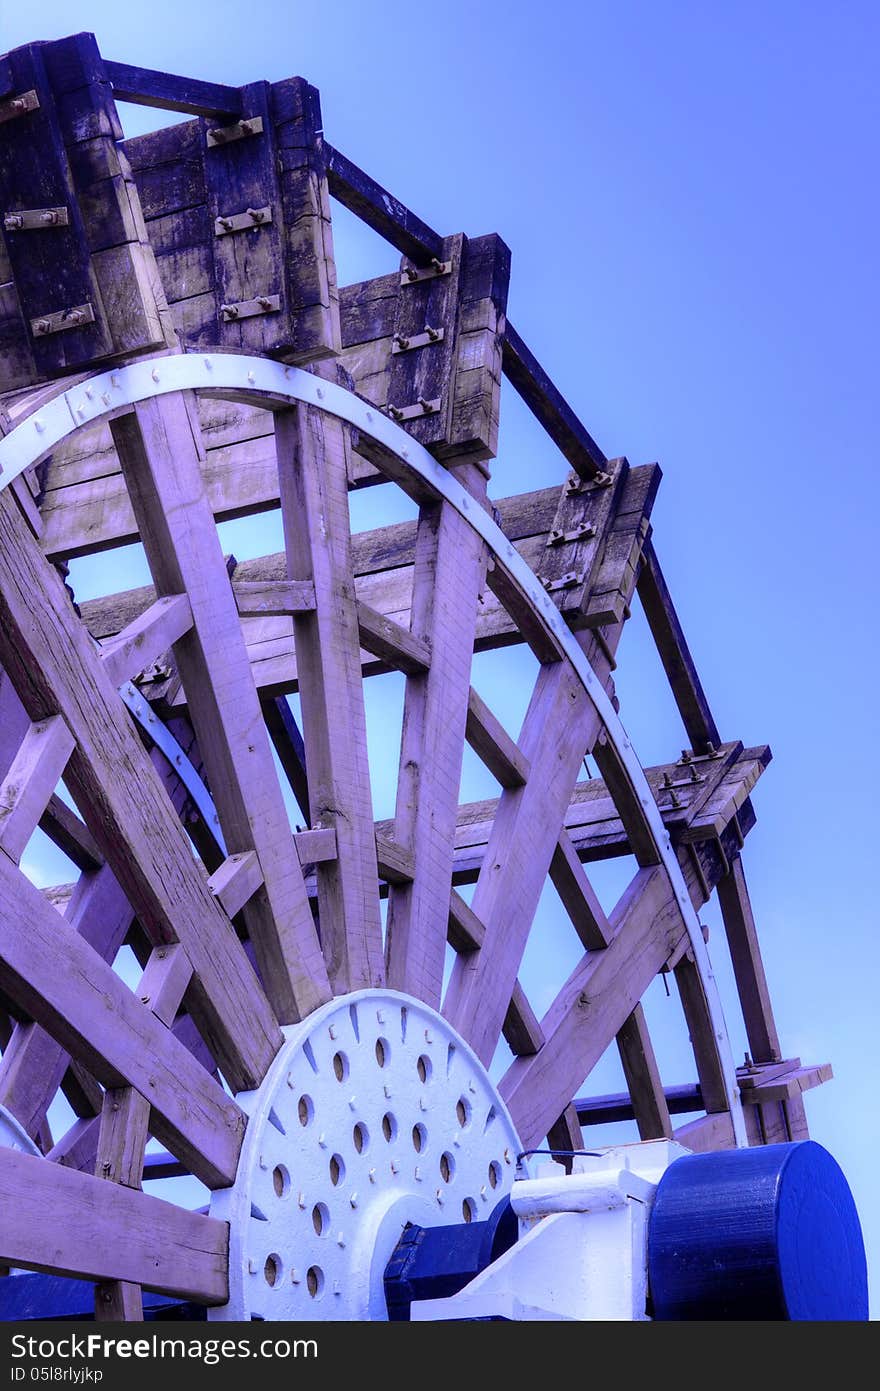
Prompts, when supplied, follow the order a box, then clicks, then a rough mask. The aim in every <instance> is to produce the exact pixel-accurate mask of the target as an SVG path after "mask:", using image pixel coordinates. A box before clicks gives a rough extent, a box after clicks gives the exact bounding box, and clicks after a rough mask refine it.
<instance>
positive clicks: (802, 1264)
mask: <svg viewBox="0 0 880 1391" xmlns="http://www.w3.org/2000/svg"><path fill="white" fill-rule="evenodd" d="M648 1278H649V1283H650V1290H651V1299H652V1303H653V1313H654V1317H655V1319H664V1320H678V1319H781V1320H796V1321H799V1322H800V1321H822V1322H827V1321H834V1320H864V1319H867V1317H868V1280H867V1268H866V1262H865V1247H864V1242H863V1240H862V1230H861V1225H860V1223H859V1218H858V1213H857V1212H856V1207H855V1203H854V1201H853V1197H852V1193H851V1192H850V1189H849V1185H848V1184H847V1181H846V1179H845V1178H844V1175H843V1173H842V1171H841V1169H840V1167H839V1166H838V1164H837V1162H836V1161H835V1160H834V1159H833V1158H832V1157H831V1155H830V1154H829V1153H828V1151H827V1150H825V1149H823V1148H822V1146H821V1145H817V1144H816V1143H815V1142H814V1141H812V1140H805V1141H803V1142H802V1143H799V1144H789V1145H764V1146H758V1147H756V1148H754V1149H741V1150H721V1151H718V1152H715V1153H711V1154H693V1155H686V1156H685V1157H684V1158H682V1159H678V1160H676V1161H675V1163H674V1164H671V1165H670V1166H669V1168H668V1169H667V1170H666V1173H665V1174H664V1175H663V1177H662V1179H661V1180H660V1184H659V1187H658V1189H657V1197H656V1199H655V1202H654V1208H653V1212H652V1214H651V1220H650V1226H649V1229H648Z"/></svg>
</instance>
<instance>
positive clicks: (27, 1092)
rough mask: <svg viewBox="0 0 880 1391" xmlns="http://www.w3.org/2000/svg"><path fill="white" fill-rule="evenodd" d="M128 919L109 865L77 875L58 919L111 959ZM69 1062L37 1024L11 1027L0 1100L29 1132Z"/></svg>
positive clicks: (0, 1063)
mask: <svg viewBox="0 0 880 1391" xmlns="http://www.w3.org/2000/svg"><path fill="white" fill-rule="evenodd" d="M131 920H132V911H131V906H130V905H129V902H128V899H127V898H126V896H125V894H124V893H123V891H122V889H121V888H120V887H119V884H118V882H117V880H116V878H115V877H114V875H113V872H112V870H111V869H110V868H109V866H106V865H105V866H104V867H103V868H102V869H100V870H97V871H93V872H87V873H83V874H82V875H80V878H79V880H78V881H77V883H76V885H75V886H74V889H73V894H72V896H71V898H70V901H69V902H68V905H67V909H66V913H65V917H64V923H65V925H66V926H67V927H68V928H69V929H70V930H72V931H73V932H78V933H79V934H80V935H81V936H82V938H83V940H84V941H85V942H86V943H88V945H89V946H90V947H92V948H93V950H95V951H96V952H98V953H99V955H100V956H101V957H102V958H103V959H104V960H105V961H111V962H112V961H113V959H114V957H115V956H116V953H117V951H118V949H119V947H120V946H121V945H122V943H123V942H124V940H125V937H126V934H127V933H128V930H129V928H130V926H131ZM69 1062H70V1056H69V1054H68V1052H67V1051H66V1049H65V1048H64V1047H63V1046H62V1045H61V1044H60V1043H59V1042H58V1041H57V1040H56V1039H55V1038H53V1037H52V1036H51V1035H50V1034H48V1033H47V1032H46V1030H45V1029H44V1028H42V1027H41V1026H40V1025H39V1024H37V1023H33V1022H31V1023H28V1024H19V1025H17V1026H16V1028H15V1031H14V1033H13V1035H12V1038H11V1039H10V1040H9V1044H8V1046H7V1047H5V1048H4V1050H3V1057H2V1059H0V1105H3V1106H5V1107H7V1108H8V1109H9V1110H10V1111H11V1112H12V1114H13V1115H14V1116H15V1117H16V1118H17V1119H18V1120H19V1121H20V1122H21V1124H22V1125H23V1126H24V1128H25V1130H27V1132H28V1134H29V1135H36V1133H37V1131H38V1130H39V1128H40V1126H41V1125H42V1124H43V1122H44V1121H45V1119H46V1112H47V1110H48V1107H49V1105H50V1104H51V1102H52V1100H53V1098H54V1096H55V1094H56V1092H57V1090H58V1088H59V1086H60V1085H61V1083H62V1080H63V1078H64V1076H65V1072H66V1070H67V1067H68V1064H69ZM99 1109H100V1105H99Z"/></svg>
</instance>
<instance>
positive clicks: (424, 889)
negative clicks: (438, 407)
mask: <svg viewBox="0 0 880 1391" xmlns="http://www.w3.org/2000/svg"><path fill="white" fill-rule="evenodd" d="M467 467H468V473H469V477H468V478H467V479H466V480H463V481H466V483H467V484H469V486H470V487H471V489H472V490H473V491H476V492H477V496H478V497H479V494H480V492H481V491H482V492H484V480H483V479H482V478H481V476H480V475H479V474H478V473H477V471H476V469H475V468H474V466H473V465H469V466H467ZM481 484H482V485H483V487H482V488H481ZM485 565H486V555H485V546H484V544H483V542H482V541H481V539H480V538H479V536H477V535H476V533H475V532H474V531H473V530H472V529H471V528H470V527H469V526H468V525H467V523H466V522H465V521H464V520H463V519H462V518H461V517H460V516H459V515H458V513H457V512H455V511H454V509H453V508H452V507H451V506H450V505H449V504H448V503H445V502H444V503H439V504H436V505H434V506H431V507H423V508H422V510H421V512H420V516H419V531H418V537H417V540H416V558H415V580H414V588H413V602H412V612H411V620H410V626H411V629H412V632H413V634H414V635H415V637H416V638H418V639H419V640H421V641H422V642H424V643H425V644H426V645H427V646H428V647H429V649H430V651H431V666H430V669H429V670H428V672H427V673H425V674H423V675H418V676H410V677H408V678H407V683H406V694H405V697H404V710H403V730H402V733H401V744H400V771H399V775H398V783H397V805H396V810H395V821H394V825H395V838H396V839H397V840H398V841H399V842H400V844H402V845H405V846H407V847H409V848H410V849H411V851H412V855H413V866H414V872H413V880H412V883H410V884H405V885H401V886H392V888H391V889H390V891H389V895H388V930H387V940H386V956H387V962H388V982H389V984H390V985H391V986H393V987H394V988H395V989H397V990H404V991H407V992H409V993H410V994H413V995H416V996H417V997H418V998H419V999H422V1000H425V1001H427V1003H428V1004H431V1005H433V1006H434V1007H435V1008H437V1007H439V1004H440V995H441V989H442V983H443V964H444V953H445V948H446V930H447V922H448V916H449V908H448V904H449V896H450V892H451V889H452V862H453V853H454V835H455V818H456V812H457V808H458V789H459V782H460V779H461V763H462V750H463V746H464V735H465V727H466V723H467V712H468V700H469V695H470V672H471V655H472V653H473V649H474V633H475V629H476V610H477V595H478V593H479V590H480V586H481V584H482V581H483V575H484V573H485ZM499 1023H500V1021H499Z"/></svg>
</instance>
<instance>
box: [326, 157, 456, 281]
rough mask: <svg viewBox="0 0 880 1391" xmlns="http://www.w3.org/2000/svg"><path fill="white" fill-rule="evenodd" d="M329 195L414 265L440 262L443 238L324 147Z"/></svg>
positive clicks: (355, 167) (360, 170)
mask: <svg viewBox="0 0 880 1391" xmlns="http://www.w3.org/2000/svg"><path fill="white" fill-rule="evenodd" d="M324 154H325V157H326V160H327V182H328V184H329V186H330V193H331V196H332V197H334V198H336V199H338V201H339V202H340V203H342V204H343V206H344V207H346V208H348V209H349V211H350V212H353V213H355V215H356V216H357V217H359V218H360V219H361V221H362V222H366V224H367V226H368V227H372V229H373V231H374V232H378V233H379V235H380V236H382V237H384V238H385V240H386V241H388V242H390V243H391V245H392V246H394V247H396V248H397V250H398V251H400V252H402V254H403V255H404V256H409V257H410V259H411V260H413V261H415V262H416V264H417V265H426V264H427V263H429V262H430V260H431V258H432V257H436V258H437V259H438V260H439V259H440V255H441V252H442V250H443V238H442V237H441V236H440V235H439V234H438V233H437V232H433V231H432V230H431V228H430V227H428V225H427V224H426V223H424V222H422V221H421V219H420V218H418V217H416V215H415V213H412V212H410V210H409V208H407V207H404V205H403V203H400V202H398V200H397V199H396V198H394V197H392V195H391V194H390V193H388V192H387V191H386V190H385V189H384V188H382V186H381V184H377V183H376V181H375V179H371V178H370V176H369V175H368V174H365V173H364V171H363V170H362V169H358V167H357V165H356V164H352V162H351V160H350V159H346V157H345V155H343V154H341V153H340V151H339V150H336V149H334V147H333V146H332V145H328V144H327V143H326V142H325V144H324Z"/></svg>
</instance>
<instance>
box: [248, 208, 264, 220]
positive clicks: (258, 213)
mask: <svg viewBox="0 0 880 1391" xmlns="http://www.w3.org/2000/svg"><path fill="white" fill-rule="evenodd" d="M247 215H248V217H249V218H250V219H251V220H252V221H253V222H264V221H265V218H266V214H265V213H264V212H263V209H262V208H248V209H247Z"/></svg>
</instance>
